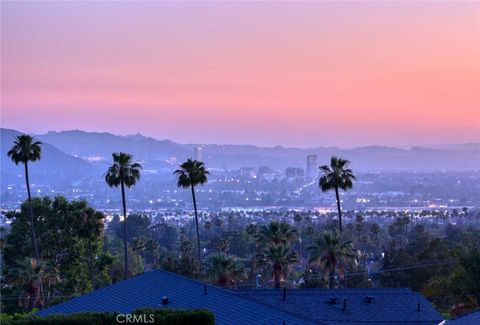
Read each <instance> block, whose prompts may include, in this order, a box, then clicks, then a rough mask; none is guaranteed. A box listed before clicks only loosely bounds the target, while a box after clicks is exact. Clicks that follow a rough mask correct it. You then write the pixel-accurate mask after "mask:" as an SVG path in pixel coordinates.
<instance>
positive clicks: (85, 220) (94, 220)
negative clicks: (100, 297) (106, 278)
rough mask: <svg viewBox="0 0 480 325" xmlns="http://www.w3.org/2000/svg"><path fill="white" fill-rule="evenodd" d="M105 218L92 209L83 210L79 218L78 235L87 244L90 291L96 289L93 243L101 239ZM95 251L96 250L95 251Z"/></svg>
mask: <svg viewBox="0 0 480 325" xmlns="http://www.w3.org/2000/svg"><path fill="white" fill-rule="evenodd" d="M104 218H105V216H104V215H103V213H101V212H99V211H95V210H94V209H92V208H87V209H85V211H84V213H83V215H82V216H81V219H82V220H81V226H80V230H79V235H80V236H81V237H82V238H84V239H85V240H86V241H87V243H88V268H89V271H90V278H91V280H92V290H95V289H96V288H97V283H96V276H95V270H94V268H95V265H94V255H95V252H94V248H93V246H94V243H96V242H98V241H99V240H100V239H101V236H102V231H103V221H104ZM95 250H96V249H95Z"/></svg>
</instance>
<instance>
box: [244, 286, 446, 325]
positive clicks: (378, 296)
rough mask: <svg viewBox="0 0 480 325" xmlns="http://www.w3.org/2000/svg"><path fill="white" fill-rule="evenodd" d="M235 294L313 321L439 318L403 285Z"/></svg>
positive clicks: (433, 320) (384, 321) (417, 321)
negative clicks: (370, 300) (284, 292)
mask: <svg viewBox="0 0 480 325" xmlns="http://www.w3.org/2000/svg"><path fill="white" fill-rule="evenodd" d="M235 293H236V294H237V295H238V296H240V297H244V298H247V299H251V300H253V301H257V302H259V303H262V304H264V305H266V306H272V307H275V308H277V309H281V310H284V311H287V312H289V313H291V314H295V315H298V316H300V317H303V318H306V319H310V320H313V321H315V322H316V323H317V324H328V325H330V324H331V325H333V324H335V325H339V324H389V325H391V324H419V325H423V324H432V325H433V324H435V325H437V324H439V323H440V322H441V321H442V319H443V318H442V316H441V315H440V314H439V312H438V311H436V310H435V308H433V307H432V306H431V305H430V303H429V302H428V301H427V300H426V299H425V298H424V297H423V296H422V295H420V294H418V293H415V292H413V291H411V290H410V289H405V288H385V289H357V288H350V289H288V290H287V294H286V301H283V290H282V289H277V290H272V289H262V290H255V289H251V290H238V291H235ZM367 296H370V297H374V301H373V303H370V304H369V303H367V302H366V297H367ZM331 298H336V299H337V300H338V304H332V303H331V301H330V299H331ZM344 299H346V309H345V310H344V309H343V302H344ZM418 304H420V310H418Z"/></svg>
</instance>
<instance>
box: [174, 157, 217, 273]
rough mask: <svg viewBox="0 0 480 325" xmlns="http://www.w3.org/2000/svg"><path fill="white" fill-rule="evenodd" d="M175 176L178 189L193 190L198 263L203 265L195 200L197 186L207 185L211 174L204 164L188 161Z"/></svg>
mask: <svg viewBox="0 0 480 325" xmlns="http://www.w3.org/2000/svg"><path fill="white" fill-rule="evenodd" d="M174 174H175V175H176V176H177V177H178V182H177V186H178V187H182V188H190V189H191V190H192V199H193V209H194V210H195V228H196V231H197V250H198V262H199V263H200V265H201V264H202V255H201V250H200V229H199V228H198V211H197V200H196V198H195V186H196V185H203V184H205V183H206V182H207V180H208V179H207V177H208V175H209V174H210V173H209V172H208V171H207V170H206V168H205V165H204V164H203V162H201V161H198V160H192V159H188V160H187V161H186V162H184V163H183V164H181V165H180V169H177V170H176V171H175V172H174Z"/></svg>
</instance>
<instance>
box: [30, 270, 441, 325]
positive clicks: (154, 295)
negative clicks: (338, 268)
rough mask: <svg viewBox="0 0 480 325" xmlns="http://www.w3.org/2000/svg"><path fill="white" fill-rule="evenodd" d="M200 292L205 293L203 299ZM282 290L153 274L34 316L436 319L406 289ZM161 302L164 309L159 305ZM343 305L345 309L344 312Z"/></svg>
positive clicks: (335, 323)
mask: <svg viewBox="0 0 480 325" xmlns="http://www.w3.org/2000/svg"><path fill="white" fill-rule="evenodd" d="M205 289H206V293H205ZM283 294H284V291H283V290H282V289H268V290H267V289H261V290H255V289H252V290H238V291H231V290H226V289H221V288H218V287H215V286H211V285H206V284H204V283H202V282H200V281H197V280H194V279H190V278H187V277H184V276H181V275H178V274H175V273H170V272H166V271H163V270H154V271H150V272H147V273H144V274H142V275H139V276H136V277H134V278H131V279H128V280H125V281H121V282H119V283H117V284H114V285H111V286H108V287H105V288H102V289H99V290H96V291H94V292H91V293H89V294H86V295H83V296H80V297H78V298H74V299H71V300H69V301H67V302H64V303H61V304H58V305H55V306H52V307H50V308H47V309H44V310H41V311H40V312H38V313H37V315H39V316H48V315H52V314H73V313H80V312H119V313H129V312H132V311H134V310H135V309H138V308H142V307H150V308H173V309H208V310H210V311H212V312H213V313H214V315H215V324H220V325H222V324H269V325H270V324H271V325H273V324H287V325H290V324H322V325H339V324H389V325H392V324H400V323H401V324H418V325H424V324H425V325H427V324H428V325H430V324H432V325H433V324H435V325H437V324H438V323H440V322H441V321H442V317H441V315H440V314H439V313H438V312H437V311H436V310H435V309H434V308H433V307H432V306H431V305H430V304H429V303H428V301H427V300H425V298H423V296H422V295H420V294H417V293H414V292H413V291H411V290H409V289H356V288H352V289H288V290H286V299H285V301H284V300H283ZM164 297H167V298H168V303H167V304H162V300H163V298H164ZM344 301H345V302H346V306H345V308H344Z"/></svg>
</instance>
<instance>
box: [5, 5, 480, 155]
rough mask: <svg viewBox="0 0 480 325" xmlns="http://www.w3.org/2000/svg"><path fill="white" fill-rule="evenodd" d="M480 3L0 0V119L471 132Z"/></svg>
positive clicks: (352, 132) (217, 131)
mask: <svg viewBox="0 0 480 325" xmlns="http://www.w3.org/2000/svg"><path fill="white" fill-rule="evenodd" d="M479 13H480V3H474V2H470V3H453V2H445V3H424V2H415V3H398V2H392V3H386V2H379V3H370V2H369V3H362V4H358V3H357V4H356V3H344V2H338V3H330V2H322V3H155V2H144V3H137V4H134V3H129V2H125V3H13V2H3V3H2V93H3V96H2V127H13V128H18V129H21V130H26V131H31V132H44V131H47V130H50V129H57V130H59V129H74V128H75V129H85V130H97V131H103V130H106V131H111V132H115V133H133V132H137V131H140V132H141V133H144V134H148V135H152V136H156V137H159V138H164V137H168V138H172V139H173V140H178V141H183V142H192V141H198V142H217V143H225V142H227V143H253V144H261V145H275V144H283V145H296V146H302V147H305V146H314V145H340V146H355V145H365V144H388V145H396V144H427V143H428V144H433V143H459V142H480V14H479ZM54 17H55V18H54Z"/></svg>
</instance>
